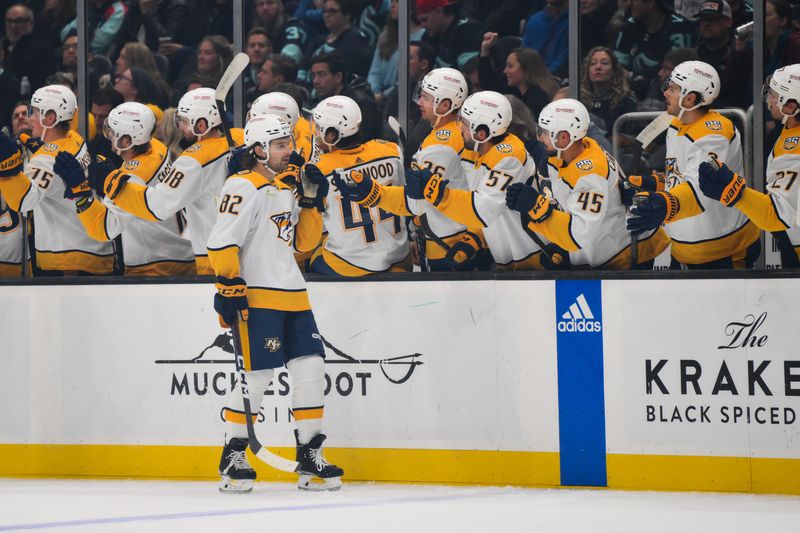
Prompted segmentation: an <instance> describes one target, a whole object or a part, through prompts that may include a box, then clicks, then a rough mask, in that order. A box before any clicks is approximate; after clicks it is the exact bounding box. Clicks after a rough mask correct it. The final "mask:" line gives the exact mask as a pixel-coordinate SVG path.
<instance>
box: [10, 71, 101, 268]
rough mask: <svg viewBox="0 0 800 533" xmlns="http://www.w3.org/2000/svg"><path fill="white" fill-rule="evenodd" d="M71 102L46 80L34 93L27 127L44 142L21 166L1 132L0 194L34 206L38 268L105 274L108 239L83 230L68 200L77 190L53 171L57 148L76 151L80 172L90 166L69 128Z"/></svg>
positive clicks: (23, 206) (26, 207)
mask: <svg viewBox="0 0 800 533" xmlns="http://www.w3.org/2000/svg"><path fill="white" fill-rule="evenodd" d="M76 105H77V104H76V100H75V95H74V94H73V93H72V91H70V90H69V89H68V88H67V87H64V86H63V85H47V86H45V87H42V88H41V89H38V90H37V91H36V92H35V93H33V96H32V97H31V106H30V113H31V126H32V128H33V136H34V137H38V138H41V140H42V141H43V144H41V145H40V146H39V147H38V148H37V149H36V150H35V152H34V153H33V155H32V156H31V158H30V160H29V161H28V163H27V164H25V165H24V171H23V163H22V153H21V151H20V150H19V148H18V147H17V146H16V145H15V143H13V142H12V141H10V140H9V139H8V138H7V137H5V135H3V134H1V133H0V160H4V164H5V166H4V167H3V168H2V169H0V171H1V173H0V193H2V195H3V197H4V198H5V200H6V202H7V203H8V205H9V207H10V208H11V209H12V210H14V211H16V212H17V213H22V212H28V211H31V210H32V211H33V214H34V218H35V220H36V224H35V226H34V233H35V234H34V238H35V242H36V251H35V253H36V264H37V266H38V267H39V268H40V269H42V270H55V271H62V272H64V273H65V274H74V273H78V272H87V273H91V274H110V273H111V271H112V269H113V267H114V250H113V248H112V246H111V243H108V242H98V241H95V240H94V239H91V238H89V236H88V235H86V231H85V230H84V229H83V226H82V225H81V223H80V222H79V221H78V219H77V217H76V216H75V209H74V207H73V202H72V200H71V199H70V198H71V197H73V195H74V193H77V192H79V191H71V190H65V189H64V183H63V182H62V181H61V179H60V178H59V177H58V176H57V175H56V174H58V169H57V168H55V165H56V154H58V152H61V151H65V152H69V153H70V154H72V155H73V156H75V157H76V158H77V159H78V161H80V163H81V166H82V168H83V171H84V172H85V171H86V167H87V166H88V165H89V154H88V152H87V151H86V145H85V143H84V142H83V139H82V138H81V137H80V136H79V135H78V134H77V133H75V132H74V131H70V130H69V123H70V120H72V117H73V116H74V114H75V108H76ZM65 196H66V197H65Z"/></svg>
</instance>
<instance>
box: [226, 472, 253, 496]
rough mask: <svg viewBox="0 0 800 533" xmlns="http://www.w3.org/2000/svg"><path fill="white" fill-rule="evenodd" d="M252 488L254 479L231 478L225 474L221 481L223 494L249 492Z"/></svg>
mask: <svg viewBox="0 0 800 533" xmlns="http://www.w3.org/2000/svg"><path fill="white" fill-rule="evenodd" d="M252 490H253V480H252V479H231V478H229V477H227V476H223V477H222V479H221V480H220V481H219V491H220V492H222V493H223V494H248V493H250V492H251V491H252Z"/></svg>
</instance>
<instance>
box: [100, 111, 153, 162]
mask: <svg viewBox="0 0 800 533" xmlns="http://www.w3.org/2000/svg"><path fill="white" fill-rule="evenodd" d="M155 127H156V117H155V115H154V114H153V111H151V110H150V108H149V107H147V106H146V105H144V104H140V103H138V102H125V103H124V104H120V105H118V106H117V107H115V108H114V109H112V110H111V112H110V113H109V114H108V118H106V120H105V122H104V123H103V134H104V135H105V137H106V138H107V139H108V140H109V141H111V146H112V148H113V149H114V151H115V152H116V153H118V154H119V153H121V152H124V151H125V150H127V149H129V148H133V147H134V146H141V145H143V144H147V143H148V142H150V137H151V136H152V135H153V130H154V129H155ZM126 136H127V137H129V138H130V144H128V146H125V147H122V146H120V144H119V141H121V140H122V138H123V137H126Z"/></svg>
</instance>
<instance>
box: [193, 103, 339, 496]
mask: <svg viewBox="0 0 800 533" xmlns="http://www.w3.org/2000/svg"><path fill="white" fill-rule="evenodd" d="M244 139H245V145H246V146H247V148H248V151H249V153H250V155H251V157H252V159H253V163H252V165H248V166H252V170H243V171H241V172H239V173H237V174H234V175H232V176H230V177H229V178H228V179H227V180H226V181H225V185H224V186H223V188H222V191H221V200H220V203H219V213H218V215H217V221H216V224H215V225H214V228H213V229H212V231H211V235H210V236H209V240H208V252H209V259H210V261H211V266H212V267H213V269H214V273H215V275H216V276H217V290H218V292H217V294H216V295H215V297H214V308H215V309H216V311H217V313H219V316H220V323H221V324H222V325H223V327H229V325H232V326H233V327H235V328H237V332H238V335H239V338H241V339H242V343H241V345H242V351H243V353H242V354H241V355H242V361H243V365H244V371H245V372H246V380H247V383H248V385H249V387H248V388H249V396H250V408H251V414H253V415H254V418H256V416H255V415H256V414H257V413H258V411H259V409H260V407H261V402H262V401H263V398H264V393H265V391H266V390H267V387H268V386H269V384H270V382H271V381H272V378H273V375H274V372H275V369H276V368H280V367H282V366H283V365H286V367H287V369H288V370H289V373H290V374H291V376H292V383H293V389H292V413H293V415H294V418H295V421H296V423H297V431H296V438H297V462H298V463H299V469H298V473H299V474H300V480H299V484H298V486H299V487H300V488H301V489H314V488H316V487H319V488H322V489H327V490H332V489H337V488H339V487H340V486H341V479H340V478H341V476H342V474H343V471H342V469H341V468H339V467H337V466H334V465H331V464H329V463H328V462H327V461H326V460H325V458H324V457H323V455H322V443H323V441H324V440H325V435H323V434H322V416H323V409H324V408H323V404H324V396H325V368H324V360H323V358H324V354H325V352H324V347H323V345H322V341H321V340H320V335H319V332H318V330H317V325H316V322H315V320H314V314H313V313H312V312H311V305H310V303H309V299H308V294H307V292H306V283H305V280H304V279H303V275H302V274H301V273H300V270H299V269H298V268H297V265H296V264H295V261H294V256H293V253H292V250H293V249H298V250H304V249H308V247H311V246H314V245H315V244H316V242H318V240H319V233H320V232H321V231H322V219H321V215H320V213H319V211H318V210H316V209H300V207H299V205H298V202H297V199H296V196H295V192H296V191H294V190H293V189H292V188H291V187H290V186H288V185H286V181H287V180H286V178H287V176H285V174H286V172H295V173H296V172H297V171H298V169H297V168H296V167H291V169H289V170H287V166H288V161H289V156H290V154H291V152H292V148H293V143H292V139H291V130H290V128H289V126H288V124H286V123H285V122H282V121H280V120H278V119H277V118H275V117H272V116H260V117H253V118H251V119H250V120H249V121H248V122H247V125H246V127H245V131H244ZM293 177H294V179H299V176H296V175H295V176H293ZM265 339H266V342H265ZM225 417H226V420H227V429H226V437H227V438H226V444H225V447H224V449H223V452H222V458H221V460H220V467H219V468H220V475H221V476H222V480H221V482H220V490H221V491H223V492H249V491H250V490H251V488H252V482H253V480H254V479H255V477H256V473H255V471H254V470H253V469H252V468H251V467H250V465H249V463H248V462H247V458H246V457H245V450H246V448H247V445H248V436H247V435H248V434H247V426H246V420H245V413H244V408H243V405H240V406H239V409H238V410H236V409H234V410H226V415H225ZM313 478H316V479H317V480H321V481H323V484H322V485H321V486H320V485H316V484H314V483H313V482H312V480H313Z"/></svg>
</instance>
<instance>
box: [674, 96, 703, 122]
mask: <svg viewBox="0 0 800 533" xmlns="http://www.w3.org/2000/svg"><path fill="white" fill-rule="evenodd" d="M690 94H691V92H688V93H686V95H683V96H681V99H680V101H679V102H678V107H679V108H680V109H681V110H680V111H679V112H678V120H681V119H682V118H683V114H684V113H685V112H687V111H694V110H695V109H697V108H698V107H700V106H701V105H703V102H702V101H701V102H699V103H697V104H695V105H694V106H692V107H683V99H684V98H686V96H689V95H690ZM695 94H699V93H695Z"/></svg>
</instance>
